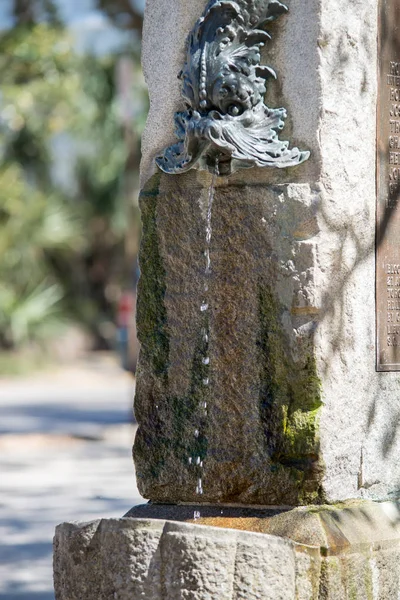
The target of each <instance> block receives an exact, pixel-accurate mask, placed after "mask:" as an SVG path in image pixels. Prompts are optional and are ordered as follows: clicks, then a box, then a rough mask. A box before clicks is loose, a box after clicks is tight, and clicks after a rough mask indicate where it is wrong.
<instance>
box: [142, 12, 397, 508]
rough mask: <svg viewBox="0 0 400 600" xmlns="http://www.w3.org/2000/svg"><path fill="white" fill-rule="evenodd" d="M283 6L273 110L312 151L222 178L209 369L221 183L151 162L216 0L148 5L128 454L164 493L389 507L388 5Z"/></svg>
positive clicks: (169, 126) (393, 447)
mask: <svg viewBox="0 0 400 600" xmlns="http://www.w3.org/2000/svg"><path fill="white" fill-rule="evenodd" d="M287 4H288V7H289V13H288V14H287V15H286V16H284V17H283V18H282V19H279V20H278V21H276V23H274V24H273V25H272V26H271V28H270V33H271V34H272V41H271V42H269V43H268V44H267V46H266V47H265V56H264V60H263V62H264V63H265V64H268V65H271V66H272V67H273V68H274V69H275V70H276V71H277V75H278V79H277V81H276V82H273V83H271V84H270V85H269V88H268V93H267V97H266V104H267V105H268V106H270V107H280V106H284V107H286V108H287V110H288V115H289V116H288V119H287V122H286V126H285V129H284V131H283V132H282V134H280V135H281V137H282V139H289V140H290V144H291V146H298V147H299V148H301V150H309V151H310V152H311V157H310V159H309V161H308V162H306V163H303V164H302V165H300V166H298V167H296V168H294V169H282V170H278V169H268V168H264V169H256V168H255V169H249V170H242V171H239V172H237V173H235V174H233V175H231V176H230V177H220V178H218V181H217V184H216V193H215V199H214V207H213V214H212V229H213V236H212V242H211V262H212V276H211V280H210V290H209V296H208V298H209V311H208V314H209V320H208V327H209V347H208V350H207V353H208V355H209V358H210V364H209V367H207V368H205V367H204V365H203V363H202V358H203V355H204V352H205V349H204V348H203V347H202V341H201V340H202V337H201V331H202V327H203V326H204V318H203V315H202V313H201V311H200V305H201V303H202V293H203V292H202V290H203V285H204V248H205V219H206V206H207V198H208V194H209V188H210V185H211V175H210V174H208V173H207V172H204V171H201V172H200V171H191V172H189V173H187V174H184V175H165V174H161V173H160V172H159V171H158V169H157V167H156V166H155V162H154V158H155V157H156V156H157V155H158V154H160V152H161V151H162V150H163V149H164V148H165V146H167V145H169V144H171V143H173V142H174V126H173V113H174V112H175V111H177V110H180V109H181V108H182V98H181V93H180V82H179V81H178V79H177V74H178V73H179V71H180V70H181V69H182V67H183V64H184V62H185V38H186V36H187V34H188V33H189V31H190V29H191V27H192V26H193V24H194V23H195V21H196V20H197V19H198V18H199V17H200V16H201V14H202V13H203V11H204V8H205V5H206V0H191V1H190V2H188V0H175V1H174V3H173V5H171V2H170V0H147V6H146V17H145V30H144V51H143V63H144V70H145V75H146V79H147V82H148V85H149V90H150V98H151V108H150V115H149V120H148V124H147V128H146V132H145V135H144V138H143V162H142V186H143V190H142V194H141V208H142V215H143V242H142V250H141V259H140V264H141V270H142V278H141V282H140V289H139V301H138V330H139V338H140V341H141V344H142V350H141V356H140V366H139V373H138V384H137V394H136V399H135V413H136V417H137V420H138V423H139V432H138V435H137V438H136V444H135V448H134V457H135V463H136V470H137V477H138V482H139V487H140V490H141V493H142V494H143V495H144V496H145V497H146V498H149V499H151V500H153V501H157V502H211V503H221V502H222V503H241V504H263V505H271V504H272V505H275V504H286V505H287V504H288V505H298V504H307V503H321V502H337V501H339V500H344V499H348V498H355V497H359V498H372V499H380V500H382V499H386V498H391V497H394V496H396V495H397V491H398V487H399V485H400V460H399V458H398V457H399V456H400V452H399V450H400V448H399V440H400V437H399V428H398V426H397V421H398V414H399V412H400V394H399V393H398V390H399V382H400V377H399V375H398V374H396V373H377V372H376V371H375V302H374V286H375V272H374V269H375V266H374V264H375V201H376V192H375V163H376V158H375V157H376V154H375V153H376V142H375V140H376V92H377V90H376V87H377V74H376V73H377V45H376V37H377V0H363V2H361V1H358V0H356V1H354V0H352V1H351V2H350V1H349V0H345V1H344V2H341V3H339V4H338V3H334V2H331V0H309V1H308V2H293V1H292V2H288V3H287ZM208 376H209V378H210V386H209V388H208V390H204V387H203V386H202V380H203V379H204V377H208ZM205 404H206V405H207V407H206V410H204V406H205ZM199 460H200V462H201V465H200V466H199V465H197V464H196V463H197V462H198V461H199ZM200 478H201V487H202V491H203V494H200V495H199V494H198V493H197V492H198V491H199V489H198V481H199V479H200Z"/></svg>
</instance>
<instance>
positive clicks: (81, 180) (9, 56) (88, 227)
mask: <svg viewBox="0 0 400 600" xmlns="http://www.w3.org/2000/svg"><path fill="white" fill-rule="evenodd" d="M11 1H12V2H13V5H12V13H13V19H14V26H13V27H12V28H8V29H6V30H4V31H2V32H1V34H0V81H1V84H0V157H1V160H0V350H2V351H3V352H4V351H9V352H10V351H12V352H14V353H15V352H16V351H19V350H22V349H24V348H27V347H30V348H32V347H34V349H35V353H37V352H39V351H40V349H42V350H43V351H44V352H45V350H46V348H47V347H48V345H49V341H50V340H51V339H53V338H55V337H57V336H58V335H60V332H61V331H62V330H63V329H65V328H66V327H70V326H71V324H78V325H79V327H81V328H83V329H84V330H85V331H87V332H88V333H89V334H90V340H91V343H92V346H93V348H94V349H103V348H104V349H106V348H110V347H111V346H112V345H113V344H114V340H115V331H116V311H117V305H118V301H119V298H120V296H121V294H122V293H123V292H124V290H131V289H132V290H133V289H134V285H135V281H136V277H137V261H136V256H137V251H138V237H139V212H138V205H137V193H138V190H137V187H138V167H139V159H140V136H141V132H142V129H143V126H144V121H145V116H146V113H147V95H146V89H145V85H144V82H143V78H142V75H141V70H140V59H139V55H140V31H141V24H142V11H141V9H140V7H137V6H136V5H135V4H134V3H133V2H131V0H97V6H96V8H97V9H98V10H99V11H102V15H104V18H105V19H107V20H108V21H109V22H110V26H112V27H113V28H114V29H117V30H121V43H119V44H117V45H116V44H114V45H113V46H112V48H111V49H110V48H108V49H107V50H106V51H104V52H103V51H102V52H99V51H98V49H97V50H96V51H93V50H91V49H90V48H89V49H88V48H85V49H84V50H82V49H79V48H77V45H76V43H75V41H74V39H73V35H72V34H71V31H70V30H69V28H68V27H67V26H66V24H65V23H64V22H63V19H62V11H60V2H62V0H58V2H54V1H51V0H37V1H35V0H11ZM65 1H66V2H68V0H65ZM93 1H94V2H95V1H96V0H93ZM127 33H128V34H127ZM0 370H1V361H0Z"/></svg>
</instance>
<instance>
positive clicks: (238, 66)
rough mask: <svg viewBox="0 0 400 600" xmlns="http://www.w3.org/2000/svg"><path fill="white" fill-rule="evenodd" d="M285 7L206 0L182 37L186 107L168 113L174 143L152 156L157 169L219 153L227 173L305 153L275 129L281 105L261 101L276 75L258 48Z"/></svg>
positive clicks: (209, 166) (199, 164)
mask: <svg viewBox="0 0 400 600" xmlns="http://www.w3.org/2000/svg"><path fill="white" fill-rule="evenodd" d="M287 10H288V9H287V7H286V6H285V5H284V4H282V3H281V2H279V1H278V0H235V1H233V0H210V2H209V3H208V4H207V7H206V9H205V12H204V14H203V16H202V17H201V18H200V19H199V20H198V21H197V23H196V25H195V27H194V29H193V30H192V32H191V34H190V35H189V38H188V41H187V57H186V63H185V66H184V68H183V70H182V72H181V73H180V75H179V77H180V79H181V80H182V96H183V100H184V103H185V110H183V111H181V112H177V113H176V114H175V125H176V130H175V133H176V136H177V138H178V139H179V141H178V143H176V144H174V145H173V146H170V147H169V148H167V149H166V150H165V151H164V153H163V154H162V156H159V157H158V158H157V159H156V162H157V164H158V166H159V167H160V169H161V170H162V171H164V172H165V173H171V174H179V173H184V172H186V171H188V170H190V169H193V168H194V169H201V170H208V171H211V172H212V171H213V165H214V164H215V160H216V157H219V165H220V166H219V171H220V174H221V175H229V174H230V173H232V172H234V171H236V170H237V169H239V168H249V167H278V168H286V167H292V166H296V165H299V164H300V163H302V162H304V161H305V160H307V159H308V158H309V156H310V153H309V152H307V151H305V152H303V151H300V150H299V149H298V148H289V142H285V141H281V140H280V139H279V137H278V133H279V131H280V130H281V129H283V127H284V124H285V119H286V117H287V113H286V110H285V109H284V108H276V109H272V108H269V107H268V106H266V105H265V103H264V95H265V93H266V91H267V87H266V85H267V81H268V80H269V79H271V78H276V74H275V71H274V70H273V69H272V68H271V67H268V66H264V65H261V48H262V47H263V46H264V45H265V43H266V42H267V41H268V40H269V39H270V38H271V36H270V34H269V33H268V32H267V31H266V27H267V25H268V24H269V23H270V22H271V21H274V20H275V19H277V18H278V17H279V16H280V15H282V14H284V13H286V12H287Z"/></svg>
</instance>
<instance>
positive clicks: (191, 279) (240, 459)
mask: <svg viewBox="0 0 400 600" xmlns="http://www.w3.org/2000/svg"><path fill="white" fill-rule="evenodd" d="M206 197H207V191H206V190H204V189H202V188H198V187H192V188H190V187H187V186H186V185H185V178H179V180H174V181H171V180H166V179H163V180H162V185H161V186H160V188H159V189H158V190H153V189H150V190H149V191H148V192H144V193H143V194H142V201H141V207H142V215H143V225H144V233H143V236H144V237H143V246H142V258H141V269H142V279H141V283H140V288H139V301H138V322H139V339H140V341H141V344H142V350H141V357H140V367H139V373H138V381H137V394H136V400H135V414H136V418H137V420H138V422H139V425H140V428H139V431H138V434H137V437H136V445H135V452H134V455H135V463H136V468H137V478H138V484H139V489H140V491H141V493H142V495H143V496H144V497H147V498H151V499H152V500H157V501H168V502H173V501H186V502H191V501H195V500H196V487H197V479H198V478H199V477H202V481H203V489H204V494H203V498H202V500H203V501H209V502H213V501H220V502H231V501H236V502H241V503H255V504H292V505H293V504H297V503H304V502H312V501H319V500H321V499H322V497H321V474H322V466H321V464H320V462H319V457H318V455H319V437H318V427H317V419H318V414H319V409H320V407H321V403H322V400H321V392H320V382H319V378H318V375H317V372H316V364H315V356H314V351H313V336H314V323H313V319H314V317H315V315H317V314H318V312H319V307H320V305H321V301H320V298H319V297H318V293H319V292H318V287H317V285H316V281H315V280H316V265H315V252H316V246H315V242H314V240H313V238H314V237H315V235H316V233H317V231H318V224H317V222H316V217H315V216H316V213H317V211H318V208H319V203H320V196H319V191H318V189H316V190H312V189H310V187H309V186H307V185H304V184H302V185H300V184H299V185H291V186H275V187H274V188H272V187H269V188H263V189H261V188H259V187H256V188H247V187H244V188H241V187H224V186H221V187H218V189H217V190H216V195H215V201H214V212H213V238H212V248H211V249H212V252H211V254H212V276H211V278H210V279H209V296H210V298H211V303H210V309H209V311H208V315H209V320H208V323H207V328H208V329H209V339H210V344H209V348H208V350H207V353H208V356H209V358H210V365H209V366H207V367H205V366H204V365H203V364H202V358H203V357H204V356H205V353H206V349H205V347H204V346H202V338H203V336H202V328H203V327H204V326H205V322H204V315H203V314H202V312H201V311H200V305H201V303H202V294H203V288H204V282H205V276H204V268H205V264H204V263H205V259H204V238H205V234H204V231H203V228H204V222H203V217H202V213H203V211H204V203H205V201H206ZM171 206H173V210H171ZM272 216H273V217H272ZM271 217H272V218H271ZM305 229H307V230H308V231H310V232H311V233H310V235H311V239H306V240H304V239H303V237H302V236H303V233H304V231H303V230H305ZM299 231H300V232H301V237H300V238H298V232H299ZM206 377H209V378H210V381H211V385H210V386H209V387H208V388H207V387H205V386H204V385H203V379H204V378H206ZM205 403H207V411H205V410H204V405H205ZM196 430H197V431H198V432H199V434H198V436H197V437H196V434H195V432H196ZM198 457H199V458H200V460H201V461H203V468H202V469H200V468H198V467H197V466H196V461H197V459H198Z"/></svg>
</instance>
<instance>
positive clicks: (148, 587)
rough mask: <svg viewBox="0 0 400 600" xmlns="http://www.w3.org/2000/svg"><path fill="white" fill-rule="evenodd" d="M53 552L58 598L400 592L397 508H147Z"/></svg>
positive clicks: (167, 599) (80, 530) (92, 527)
mask: <svg viewBox="0 0 400 600" xmlns="http://www.w3.org/2000/svg"><path fill="white" fill-rule="evenodd" d="M139 515H140V518H139ZM199 516H200V518H198V517H199ZM166 517H167V518H171V517H172V518H173V519H174V520H173V521H171V520H166ZM195 517H196V523H194V522H193V520H194V518H195ZM179 521H181V522H179ZM184 521H186V522H184ZM260 532H261V533H260ZM54 552H55V556H54V577H55V591H56V599H57V600H78V599H79V600H128V599H129V600H139V599H146V600H179V599H183V598H185V599H193V600H261V599H262V600H369V599H371V600H375V599H379V600H392V599H394V598H398V597H399V594H400V510H399V507H398V505H397V504H395V503H390V502H387V503H381V504H378V503H373V502H359V501H356V502H349V503H346V504H343V505H341V506H336V507H333V506H324V507H307V508H297V509H294V510H285V509H282V510H279V509H274V510H267V509H254V508H253V509H246V508H233V507H224V506H218V507H213V506H204V505H203V506H194V505H192V506H179V507H173V506H155V505H146V506H142V507H136V508H134V509H132V511H130V512H129V513H128V516H126V517H124V518H123V519H109V520H99V521H95V522H92V523H86V524H79V523H75V524H74V523H64V524H62V525H60V526H59V527H57V530H56V535H55V539H54Z"/></svg>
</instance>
